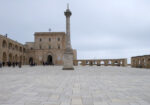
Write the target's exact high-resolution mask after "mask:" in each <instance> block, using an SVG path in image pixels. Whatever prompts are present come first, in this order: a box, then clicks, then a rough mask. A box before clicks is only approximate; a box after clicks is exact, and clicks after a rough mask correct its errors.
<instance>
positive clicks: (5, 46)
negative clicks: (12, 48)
mask: <svg viewBox="0 0 150 105" xmlns="http://www.w3.org/2000/svg"><path fill="white" fill-rule="evenodd" d="M2 46H3V48H7V42H6V40H3V44H2Z"/></svg>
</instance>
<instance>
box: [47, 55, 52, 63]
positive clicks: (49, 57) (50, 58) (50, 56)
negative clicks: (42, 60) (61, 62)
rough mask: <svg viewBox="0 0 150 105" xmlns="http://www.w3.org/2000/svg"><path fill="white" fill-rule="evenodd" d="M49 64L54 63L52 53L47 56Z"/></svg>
mask: <svg viewBox="0 0 150 105" xmlns="http://www.w3.org/2000/svg"><path fill="white" fill-rule="evenodd" d="M47 64H48V65H52V64H53V57H52V55H48V57H47Z"/></svg>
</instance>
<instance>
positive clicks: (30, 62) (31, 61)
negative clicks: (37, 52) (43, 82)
mask: <svg viewBox="0 0 150 105" xmlns="http://www.w3.org/2000/svg"><path fill="white" fill-rule="evenodd" d="M29 64H30V65H32V64H33V58H32V57H30V59H29Z"/></svg>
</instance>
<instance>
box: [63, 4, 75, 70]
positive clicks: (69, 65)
mask: <svg viewBox="0 0 150 105" xmlns="http://www.w3.org/2000/svg"><path fill="white" fill-rule="evenodd" d="M64 14H65V16H66V40H65V41H66V48H65V52H64V65H63V70H74V68H73V50H72V48H71V41H70V16H71V15H72V13H71V11H70V10H69V6H68V8H67V10H66V11H65V13H64Z"/></svg>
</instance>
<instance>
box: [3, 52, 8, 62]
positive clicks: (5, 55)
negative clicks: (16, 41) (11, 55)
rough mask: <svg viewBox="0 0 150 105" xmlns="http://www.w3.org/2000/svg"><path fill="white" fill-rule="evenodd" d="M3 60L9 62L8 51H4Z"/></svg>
mask: <svg viewBox="0 0 150 105" xmlns="http://www.w3.org/2000/svg"><path fill="white" fill-rule="evenodd" d="M3 62H5V63H6V62H7V54H6V52H3Z"/></svg>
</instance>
